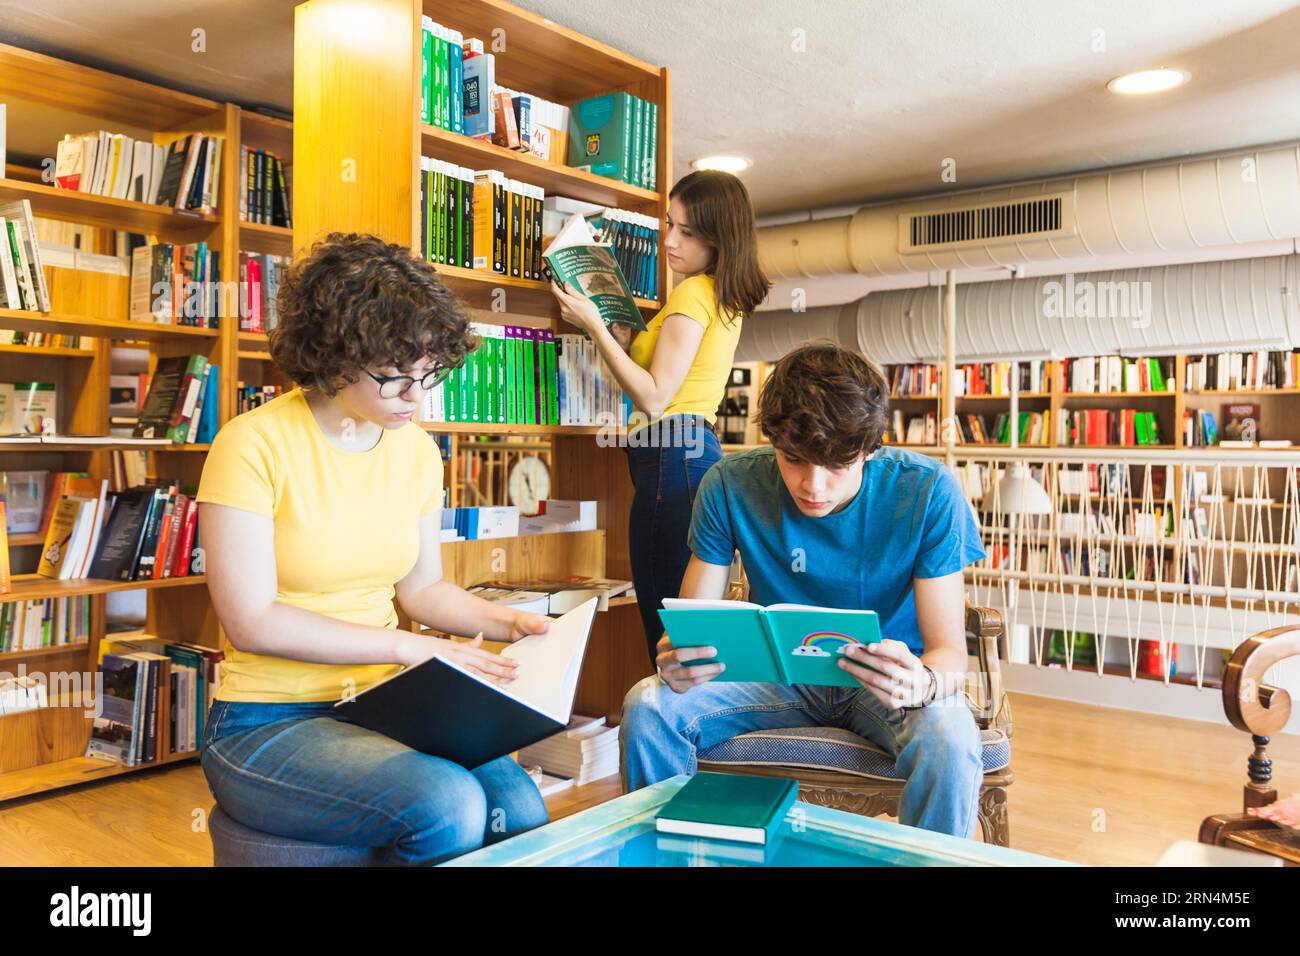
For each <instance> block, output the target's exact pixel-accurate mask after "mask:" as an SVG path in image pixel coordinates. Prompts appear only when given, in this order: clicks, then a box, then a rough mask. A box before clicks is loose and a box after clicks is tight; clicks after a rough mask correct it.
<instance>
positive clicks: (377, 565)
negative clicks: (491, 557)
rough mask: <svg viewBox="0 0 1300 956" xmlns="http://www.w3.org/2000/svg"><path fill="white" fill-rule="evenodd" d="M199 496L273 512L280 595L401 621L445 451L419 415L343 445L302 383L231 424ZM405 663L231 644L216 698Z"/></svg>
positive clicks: (318, 691)
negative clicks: (284, 653)
mask: <svg viewBox="0 0 1300 956" xmlns="http://www.w3.org/2000/svg"><path fill="white" fill-rule="evenodd" d="M196 498H197V500H198V501H199V502H211V503H212V504H218V505H228V506H230V507H232V508H240V509H243V510H244V511H251V512H254V513H255V514H259V515H265V516H266V517H268V518H271V519H272V520H273V521H274V523H275V566H276V578H277V592H276V600H277V601H280V602H281V603H284V604H291V605H293V606H295V607H301V608H305V609H307V610H309V611H315V612H317V613H319V614H324V615H327V616H329V617H336V618H339V619H341V620H344V621H352V622H355V623H358V624H369V625H372V626H374V627H390V628H391V627H396V626H397V609H396V608H395V607H394V605H393V597H394V594H395V591H394V587H393V586H394V585H395V584H396V583H397V582H398V581H400V580H401V579H402V578H404V577H405V576H406V575H407V573H409V572H410V570H411V568H413V567H414V566H415V561H416V559H417V557H418V556H419V550H420V533H419V519H420V517H421V516H422V515H427V514H432V513H434V512H436V511H438V509H439V508H440V507H441V506H442V459H441V457H440V455H439V453H438V449H437V446H436V444H435V443H434V441H433V439H432V437H431V436H430V435H429V434H427V433H426V432H425V431H424V429H422V428H421V427H420V426H419V425H417V424H415V423H414V422H409V423H407V424H406V425H403V426H402V427H401V428H396V429H385V430H384V431H383V432H382V433H381V435H380V438H379V442H378V444H376V445H375V447H374V448H371V449H370V450H369V451H364V452H351V451H344V450H343V449H341V448H339V447H338V446H337V445H335V444H333V443H332V442H330V440H329V439H328V438H326V437H325V434H324V432H322V431H321V428H320V425H319V424H318V423H317V422H316V419H315V417H314V416H313V415H312V412H311V408H310V407H309V406H308V404H307V399H306V396H305V395H304V394H303V392H302V389H300V388H295V389H293V390H292V391H289V392H286V393H285V394H283V395H281V396H280V397H278V398H276V399H273V400H272V401H270V402H267V403H266V404H265V405H262V406H260V407H258V408H255V409H253V410H251V411H248V412H245V413H244V414H242V415H238V416H236V417H235V418H233V419H231V420H230V421H229V422H227V423H226V424H225V425H224V426H222V428H221V430H220V431H219V432H218V433H217V436H216V439H215V440H214V441H213V442H212V448H211V449H210V450H209V452H208V456H207V461H206V462H205V463H204V466H203V476H202V478H201V479H200V481H199V490H198V494H197V496H196ZM201 535H202V528H200V536H201ZM201 540H202V539H201V537H200V542H201ZM398 667H399V665H396V664H362V665H351V664H344V665H340V664H319V663H311V662H307V661H295V660H289V659H287V658H282V657H271V656H263V655H259V654H250V653H247V652H244V651H240V650H237V649H235V648H234V647H229V646H228V647H227V648H226V655H225V660H224V661H223V662H222V664H221V685H220V688H219V689H218V692H217V698H218V699H219V700H234V701H269V702H284V701H323V700H340V699H341V698H342V697H343V696H344V695H345V694H346V693H347V692H349V691H353V690H355V691H357V692H360V691H361V690H364V689H365V688H366V687H368V686H369V685H371V684H373V683H375V682H376V681H379V680H382V679H383V678H385V677H387V676H389V675H390V674H392V673H394V672H395V671H396V670H397V669H398Z"/></svg>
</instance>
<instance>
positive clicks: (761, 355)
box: [736, 255, 1300, 364]
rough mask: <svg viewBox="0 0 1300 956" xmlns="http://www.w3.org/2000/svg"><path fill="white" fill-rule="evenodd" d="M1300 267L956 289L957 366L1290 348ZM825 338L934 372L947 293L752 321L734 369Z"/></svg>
mask: <svg viewBox="0 0 1300 956" xmlns="http://www.w3.org/2000/svg"><path fill="white" fill-rule="evenodd" d="M1298 283H1300V256H1296V255H1290V256H1271V257H1265V258H1258V259H1234V260H1231V261H1227V262H1199V263H1190V264H1184V265H1174V266H1157V267H1151V268H1143V269H1124V270H1116V271H1111V272H1087V273H1073V274H1067V275H1057V276H1040V277H1037V278H1029V279H1009V280H1002V281H995V282H973V283H967V284H965V285H959V286H958V287H957V296H956V307H957V342H956V348H957V359H958V361H993V360H1001V359H1011V358H1068V357H1071V356H1076V355H1096V354H1099V353H1114V352H1120V353H1125V354H1130V355H1160V354H1169V353H1173V352H1196V351H1198V350H1204V351H1227V350H1238V351H1239V350H1245V349H1262V348H1269V349H1281V348H1291V347H1293V345H1294V344H1295V343H1296V342H1300V308H1298V303H1297V297H1296V291H1295V290H1296V289H1297V284H1298ZM813 338H830V339H833V340H835V341H837V342H839V343H840V344H841V345H843V346H844V347H845V348H850V349H854V350H856V351H859V352H861V353H862V354H863V355H866V356H868V357H870V358H872V359H874V360H875V361H876V362H878V363H881V364H884V363H897V362H941V361H943V357H944V345H945V337H944V322H943V289H942V287H936V286H930V287H925V288H918V289H898V290H894V291H889V292H873V293H871V294H870V295H868V296H866V297H864V298H861V299H858V300H857V301H855V302H848V303H845V304H844V305H839V306H824V307H821V308H815V309H808V310H806V311H803V312H793V311H774V312H758V313H756V314H755V315H753V316H751V317H750V318H749V319H747V320H746V322H745V323H744V325H743V326H742V328H741V334H740V344H739V346H738V348H737V352H736V359H737V361H742V362H752V361H756V360H763V361H775V360H777V359H779V358H780V357H781V356H782V355H784V354H785V353H786V352H788V351H790V350H791V349H793V348H795V347H796V346H798V345H799V344H801V343H803V342H806V341H807V340H809V339H813Z"/></svg>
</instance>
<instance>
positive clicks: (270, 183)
mask: <svg viewBox="0 0 1300 956" xmlns="http://www.w3.org/2000/svg"><path fill="white" fill-rule="evenodd" d="M239 181H240V182H241V183H243V184H244V185H243V188H242V189H241V190H240V192H239V218H240V219H241V220H243V221H244V222H257V223H261V224H263V225H266V226H284V227H285V228H290V227H292V226H293V215H292V211H291V209H290V201H289V185H288V182H287V181H286V179H285V174H284V160H283V159H281V158H280V156H279V155H278V154H276V153H272V152H270V151H269V150H265V149H253V148H252V147H251V146H248V145H246V144H240V147H239Z"/></svg>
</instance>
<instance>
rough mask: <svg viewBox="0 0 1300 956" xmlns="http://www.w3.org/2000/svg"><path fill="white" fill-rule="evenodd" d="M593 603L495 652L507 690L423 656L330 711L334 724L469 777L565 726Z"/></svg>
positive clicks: (591, 617)
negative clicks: (505, 669) (507, 676)
mask: <svg viewBox="0 0 1300 956" xmlns="http://www.w3.org/2000/svg"><path fill="white" fill-rule="evenodd" d="M597 603H598V601H597V599H596V598H592V599H591V600H590V601H587V602H586V603H585V604H582V605H580V606H579V607H576V608H574V609H573V610H572V611H570V612H569V613H568V614H565V615H564V616H563V617H560V618H556V619H554V620H552V621H551V627H550V630H549V631H547V632H546V633H545V634H532V635H529V636H528V637H525V638H524V639H523V640H520V641H516V642H515V643H514V644H511V645H510V646H509V647H508V648H506V649H505V650H504V651H502V652H501V654H502V656H503V657H510V658H514V659H515V660H517V661H518V662H519V667H518V670H517V674H518V676H517V677H516V678H515V679H514V680H513V681H511V682H510V683H509V684H507V685H503V686H498V685H497V684H494V683H492V682H491V681H488V680H486V679H485V678H483V677H480V676H478V675H477V674H472V673H470V672H469V671H468V670H466V669H465V668H463V667H461V666H459V665H458V664H455V663H452V662H451V661H449V660H446V659H444V658H441V657H431V658H429V659H428V660H427V661H424V662H423V663H421V664H417V665H416V666H415V667H408V668H406V669H405V670H402V671H399V672H398V673H396V674H394V675H393V676H392V677H389V678H386V679H385V680H382V681H380V682H379V683H378V684H373V685H371V686H370V687H367V688H366V689H365V690H363V691H362V692H361V693H360V694H358V695H357V696H356V697H355V698H352V699H349V700H341V701H339V702H338V703H337V704H335V705H334V707H335V709H336V710H337V711H338V714H339V717H340V719H344V720H350V721H352V722H353V723H356V724H360V725H361V726H362V727H366V728H369V729H370V730H373V731H375V732H377V733H381V734H384V735H385V736H387V737H392V738H393V739H394V740H397V741H400V742H401V743H404V744H406V745H407V746H408V747H411V748H413V749H415V750H420V751H423V752H424V753H427V754H433V755H434V756H435V757H442V758H444V759H446V760H450V761H453V762H454V763H458V764H460V765H461V766H462V767H466V768H468V769H471V770H472V769H473V768H474V767H478V766H481V765H482V764H485V763H487V762H488V761H489V760H495V759H496V758H497V757H504V756H505V755H506V754H508V753H512V752H514V751H516V750H518V749H520V748H521V747H527V746H528V745H529V744H535V743H537V741H539V740H542V739H544V738H546V737H549V736H551V735H552V734H557V733H559V732H560V731H561V730H564V729H566V728H567V727H568V725H569V717H570V714H571V712H572V710H573V697H574V695H575V694H576V693H577V690H578V675H579V673H580V672H581V671H582V658H583V655H584V654H585V653H586V650H587V637H588V635H590V633H591V624H592V621H593V620H594V618H595V615H596V606H597Z"/></svg>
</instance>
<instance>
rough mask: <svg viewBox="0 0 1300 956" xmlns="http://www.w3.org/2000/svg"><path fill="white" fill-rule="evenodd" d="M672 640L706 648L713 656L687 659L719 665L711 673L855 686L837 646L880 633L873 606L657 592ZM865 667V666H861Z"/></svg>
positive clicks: (865, 640) (779, 681)
mask: <svg viewBox="0 0 1300 956" xmlns="http://www.w3.org/2000/svg"><path fill="white" fill-rule="evenodd" d="M659 619H660V620H661V621H663V624H664V629H665V630H666V631H667V632H668V638H669V640H671V641H672V644H673V647H714V648H717V651H718V655H717V656H716V657H711V658H709V659H707V660H695V661H690V662H689V665H688V666H691V667H698V666H700V665H703V664H715V663H718V662H719V661H721V662H722V663H723V664H726V665H727V666H726V669H725V670H724V671H723V672H722V673H721V674H719V675H718V676H717V677H715V678H714V680H722V681H762V682H764V683H768V684H787V685H789V684H820V685H822V686H826V687H860V686H862V685H860V684H859V683H858V682H857V681H855V680H854V679H853V678H852V677H850V676H849V674H848V673H847V672H846V671H844V670H842V669H841V668H840V666H839V659H840V657H841V656H842V655H843V654H844V650H845V649H846V648H848V647H850V646H852V645H854V644H874V643H876V642H877V641H879V640H880V618H879V617H878V616H877V614H876V612H875V611H855V610H847V609H843V608H830V607H809V606H808V605H804V604H773V605H771V606H770V607H762V606H761V605H758V604H750V603H748V602H746V601H701V600H692V599H689V598H664V608H663V610H662V611H660V612H659ZM864 666H866V665H864Z"/></svg>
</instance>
